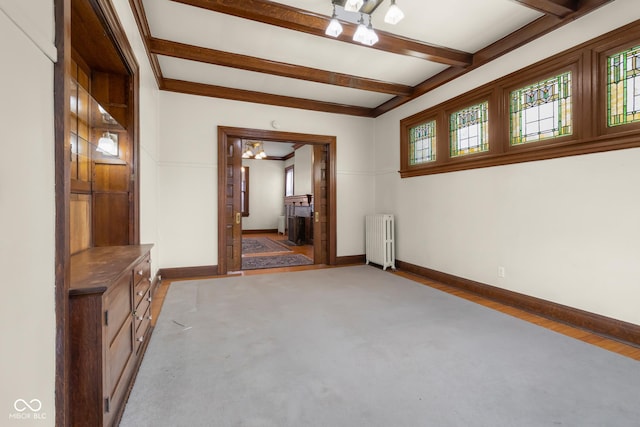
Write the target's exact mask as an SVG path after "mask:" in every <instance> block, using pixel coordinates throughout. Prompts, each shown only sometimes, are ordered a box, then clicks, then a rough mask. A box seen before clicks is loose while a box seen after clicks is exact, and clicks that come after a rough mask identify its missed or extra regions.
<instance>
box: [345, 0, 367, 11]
mask: <svg viewBox="0 0 640 427" xmlns="http://www.w3.org/2000/svg"><path fill="white" fill-rule="evenodd" d="M363 4H364V0H347V1H346V3H345V4H344V10H346V11H347V12H358V11H360V8H361V7H362V5H363Z"/></svg>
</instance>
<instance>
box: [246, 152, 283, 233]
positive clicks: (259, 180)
mask: <svg viewBox="0 0 640 427" xmlns="http://www.w3.org/2000/svg"><path fill="white" fill-rule="evenodd" d="M242 165H243V166H247V167H248V168H249V216H245V217H242V231H246V230H271V229H273V230H275V229H277V228H278V217H279V216H280V215H283V214H284V162H283V161H281V160H255V159H243V160H242Z"/></svg>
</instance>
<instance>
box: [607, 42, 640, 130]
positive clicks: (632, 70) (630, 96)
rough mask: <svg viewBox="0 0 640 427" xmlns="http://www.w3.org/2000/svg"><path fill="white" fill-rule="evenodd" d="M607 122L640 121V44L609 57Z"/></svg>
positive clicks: (610, 124) (612, 124)
mask: <svg viewBox="0 0 640 427" xmlns="http://www.w3.org/2000/svg"><path fill="white" fill-rule="evenodd" d="M607 117H608V119H607V124H608V125H609V126H618V125H624V124H627V123H633V122H637V121H640V46H636V47H634V48H633V49H629V50H625V51H624V52H620V53H617V54H615V55H613V56H610V57H609V58H608V59H607Z"/></svg>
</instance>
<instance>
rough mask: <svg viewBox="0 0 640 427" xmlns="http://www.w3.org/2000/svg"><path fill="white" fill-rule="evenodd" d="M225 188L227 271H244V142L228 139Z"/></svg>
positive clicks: (237, 139)
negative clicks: (242, 191)
mask: <svg viewBox="0 0 640 427" xmlns="http://www.w3.org/2000/svg"><path fill="white" fill-rule="evenodd" d="M226 141H227V142H226V145H227V146H226V150H225V156H226V162H225V183H224V185H225V188H224V207H225V210H224V211H225V215H224V224H225V233H224V234H225V236H224V237H225V240H226V241H225V251H226V253H225V254H224V256H225V260H226V269H227V271H238V270H240V269H242V212H241V207H240V188H241V182H242V142H241V140H240V139H239V138H227V140H226Z"/></svg>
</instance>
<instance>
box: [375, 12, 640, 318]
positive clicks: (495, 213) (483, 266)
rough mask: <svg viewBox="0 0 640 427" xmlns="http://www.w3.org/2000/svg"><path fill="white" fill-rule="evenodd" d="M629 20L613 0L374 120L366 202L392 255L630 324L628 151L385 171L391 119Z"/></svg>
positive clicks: (634, 183)
mask: <svg viewBox="0 0 640 427" xmlns="http://www.w3.org/2000/svg"><path fill="white" fill-rule="evenodd" d="M639 18H640V8H638V7H637V2H636V1H634V0H616V1H615V2H612V3H610V4H609V5H607V6H604V7H602V8H601V9H599V10H598V11H596V12H594V13H592V14H590V15H587V16H586V17H584V18H582V19H580V20H578V21H576V22H574V23H572V24H570V25H568V26H566V27H563V28H562V29H560V30H558V31H556V32H555V33H553V34H550V35H547V36H545V37H543V38H542V39H539V40H537V41H534V42H533V43H530V44H529V45H527V46H525V47H523V48H521V49H518V50H516V51H514V52H512V53H510V54H508V55H506V56H504V57H502V58H500V59H498V60H496V61H494V62H493V63H491V64H489V65H487V66H484V67H481V68H480V69H478V70H475V71H473V72H471V73H469V74H467V75H465V76H463V77H462V78H459V79H457V80H455V81H454V82H452V83H450V84H447V85H445V86H443V87H441V88H438V89H436V90H434V91H433V92H431V93H429V94H427V95H425V96H423V97H421V98H419V99H417V100H415V101H413V102H412V103H410V104H407V105H405V106H403V107H401V108H398V109H396V110H394V111H391V112H389V113H387V114H386V115H384V116H382V117H380V118H378V119H377V120H376V122H375V128H376V133H375V138H376V153H375V157H376V158H375V161H376V201H375V206H376V210H377V211H381V212H382V211H385V212H386V211H389V212H392V213H395V214H396V227H397V235H396V236H397V258H398V259H400V260H402V261H406V262H409V263H413V264H416V265H420V266H424V267H428V268H432V269H435V270H439V271H443V272H446V273H449V274H453V275H456V276H460V277H464V278H468V279H472V280H476V281H479V282H483V283H488V284H492V285H495V286H499V287H502V288H505V289H509V290H512V291H516V292H521V293H524V294H527V295H532V296H535V297H539V298H543V299H547V300H550V301H554V302H558V303H561V304H565V305H569V306H572V307H576V308H579V309H583V310H587V311H590V312H593V313H598V314H602V315H605V316H609V317H613V318H616V319H620V320H624V321H627V322H631V323H635V324H640V310H638V304H637V302H638V300H640V286H638V283H639V282H638V278H639V277H640V262H639V261H640V222H639V221H638V218H640V191H638V183H639V182H640V167H638V165H639V164H640V149H631V150H623V151H615V152H607V153H599V154H591V155H583V156H575V157H570V158H562V159H554V160H547V161H537V162H530V163H522V164H517V165H509V166H499V167H492V168H486V169H476V170H470V171H462V172H453V173H446V174H439V175H430V176H423V177H415V178H407V179H400V177H399V174H398V173H397V172H396V171H397V170H398V169H399V165H400V159H399V149H398V147H399V132H400V130H399V121H400V120H401V119H402V118H404V117H407V116H409V115H411V114H414V113H416V112H418V111H421V110H424V109H426V108H429V107H431V106H433V105H436V104H438V103H440V102H443V101H445V100H447V99H450V98H452V97H454V96H457V95H459V94H462V93H464V92H466V91H468V90H470V89H473V88H475V87H477V86H479V85H482V84H484V83H487V82H489V81H492V80H494V79H496V78H498V77H501V76H503V75H506V74H509V73H511V72H513V71H516V70H518V69H520V68H522V67H524V66H526V65H529V64H532V63H534V62H536V61H538V60H541V59H543V58H545V57H548V56H551V55H553V54H555V53H558V52H560V51H562V50H565V49H567V48H570V47H572V46H575V45H577V44H580V43H582V42H584V41H587V40H589V39H591V38H594V37H596V36H597V35H599V34H602V33H605V32H607V31H610V30H613V29H615V28H617V27H620V26H622V25H624V24H626V23H628V22H631V21H633V20H636V19H639ZM498 266H503V267H504V268H505V270H506V275H505V277H504V278H498V277H497V268H498Z"/></svg>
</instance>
